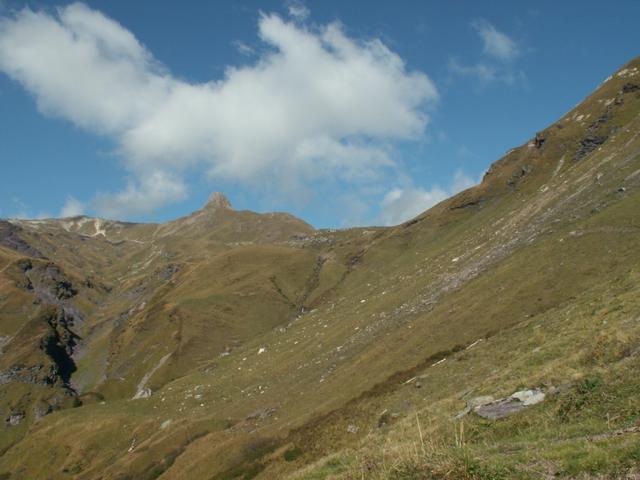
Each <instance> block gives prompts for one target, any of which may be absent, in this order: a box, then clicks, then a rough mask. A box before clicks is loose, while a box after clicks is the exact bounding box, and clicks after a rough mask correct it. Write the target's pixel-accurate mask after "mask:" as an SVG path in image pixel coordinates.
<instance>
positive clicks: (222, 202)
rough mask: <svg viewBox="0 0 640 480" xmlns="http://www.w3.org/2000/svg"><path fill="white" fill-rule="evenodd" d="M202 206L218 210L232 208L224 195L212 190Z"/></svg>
mask: <svg viewBox="0 0 640 480" xmlns="http://www.w3.org/2000/svg"><path fill="white" fill-rule="evenodd" d="M204 208H205V209H206V210H220V209H227V210H232V209H233V207H231V203H229V199H228V198H227V197H225V195H224V194H223V193H220V192H214V193H212V194H211V195H210V196H209V200H207V203H206V204H205V206H204Z"/></svg>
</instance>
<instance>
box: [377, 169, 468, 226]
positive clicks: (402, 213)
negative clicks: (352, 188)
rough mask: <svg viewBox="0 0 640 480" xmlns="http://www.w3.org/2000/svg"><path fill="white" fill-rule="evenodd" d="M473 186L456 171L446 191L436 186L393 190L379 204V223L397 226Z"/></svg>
mask: <svg viewBox="0 0 640 480" xmlns="http://www.w3.org/2000/svg"><path fill="white" fill-rule="evenodd" d="M473 185H475V181H474V180H473V179H472V178H471V177H469V176H467V175H465V174H464V172H462V171H461V170H458V171H457V172H456V173H455V175H454V177H453V180H452V182H451V185H450V186H449V188H447V189H443V188H440V187H438V186H435V187H433V188H431V189H430V190H425V189H423V188H420V187H415V186H407V187H404V188H394V189H393V190H390V191H389V192H387V193H386V195H385V196H384V197H383V199H382V202H380V214H379V219H380V222H381V223H382V224H383V225H398V224H399V223H402V222H405V221H407V220H409V219H411V218H413V217H415V216H417V215H419V214H420V213H422V212H424V211H425V210H428V209H429V208H431V207H433V206H434V205H436V204H437V203H440V202H441V201H442V200H444V199H446V198H448V197H450V196H451V195H454V194H456V193H458V192H460V191H462V190H466V189H467V188H469V187H472V186H473Z"/></svg>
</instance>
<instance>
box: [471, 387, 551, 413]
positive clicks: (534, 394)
mask: <svg viewBox="0 0 640 480" xmlns="http://www.w3.org/2000/svg"><path fill="white" fill-rule="evenodd" d="M544 399H545V394H544V392H542V391H541V390H521V391H518V392H515V393H514V394H513V395H511V396H510V397H508V398H501V399H499V400H496V401H494V402H491V403H487V404H484V405H480V406H478V407H475V408H474V409H473V411H474V412H475V413H476V415H478V416H480V417H482V418H486V419H488V420H497V419H500V418H505V417H509V416H511V415H513V414H515V413H518V412H520V411H522V410H524V409H525V408H527V407H530V406H531V405H536V404H537V403H540V402H542V401H544Z"/></svg>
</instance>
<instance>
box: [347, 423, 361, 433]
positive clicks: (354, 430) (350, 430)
mask: <svg viewBox="0 0 640 480" xmlns="http://www.w3.org/2000/svg"><path fill="white" fill-rule="evenodd" d="M358 430H359V428H358V427H357V426H356V425H349V426H347V432H348V433H358Z"/></svg>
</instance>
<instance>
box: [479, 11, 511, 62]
mask: <svg viewBox="0 0 640 480" xmlns="http://www.w3.org/2000/svg"><path fill="white" fill-rule="evenodd" d="M471 25H472V26H473V28H474V29H475V30H476V31H477V32H478V35H480V38H481V39H482V51H483V52H484V53H485V54H486V55H489V56H491V57H493V58H497V59H498V60H503V61H506V60H513V59H514V58H515V57H517V56H518V54H519V53H520V52H519V48H518V44H517V43H516V42H515V41H514V40H513V39H511V38H510V37H509V36H508V35H506V34H505V33H502V32H500V31H498V30H497V29H496V27H494V26H493V25H492V24H491V23H489V22H488V21H487V20H484V19H478V20H475V21H473V22H472V24H471Z"/></svg>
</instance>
